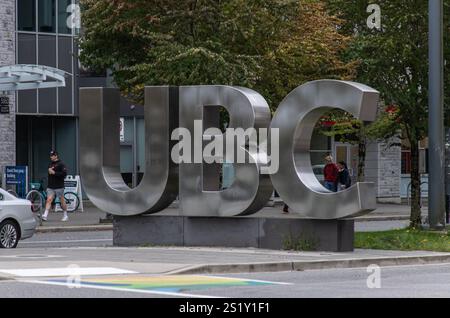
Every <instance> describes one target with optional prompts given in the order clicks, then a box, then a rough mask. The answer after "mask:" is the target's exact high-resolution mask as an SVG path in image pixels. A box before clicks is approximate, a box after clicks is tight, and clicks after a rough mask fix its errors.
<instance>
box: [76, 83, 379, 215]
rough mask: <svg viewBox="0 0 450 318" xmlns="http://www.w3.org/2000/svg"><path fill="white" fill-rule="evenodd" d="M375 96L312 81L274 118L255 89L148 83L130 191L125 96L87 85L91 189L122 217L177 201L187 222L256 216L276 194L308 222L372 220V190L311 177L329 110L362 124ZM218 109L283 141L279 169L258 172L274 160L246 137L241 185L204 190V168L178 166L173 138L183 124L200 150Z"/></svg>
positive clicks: (85, 164)
mask: <svg viewBox="0 0 450 318" xmlns="http://www.w3.org/2000/svg"><path fill="white" fill-rule="evenodd" d="M378 98H379V93H378V92H377V91H375V90H373V89H372V88H370V87H367V86H365V85H362V84H358V83H352V82H344V81H335V80H320V81H314V82H309V83H306V84H304V85H302V86H300V87H298V88H296V89H295V90H294V91H292V92H291V93H290V94H289V95H288V96H287V97H286V98H285V99H284V100H283V102H282V103H281V104H280V105H279V107H278V110H277V112H276V113H275V115H274V117H273V119H272V122H271V113H270V109H269V106H268V104H267V102H266V101H265V100H264V98H263V97H262V96H261V95H260V94H258V93H257V92H255V91H252V90H250V89H246V88H241V87H229V86H187V87H162V86H161V87H146V88H145V153H146V163H145V175H144V177H143V179H142V181H141V183H140V184H139V186H138V187H137V188H135V189H130V188H129V187H128V186H127V185H126V184H125V183H124V181H123V179H122V177H121V174H120V169H119V168H120V156H119V152H120V142H119V115H120V114H119V99H120V96H119V92H118V91H117V90H115V89H106V88H85V89H81V91H80V134H81V138H80V154H81V158H80V159H81V175H82V178H83V182H84V187H85V190H86V192H87V194H88V196H89V198H90V200H91V201H92V202H93V203H94V204H95V205H96V206H97V207H98V208H100V209H102V210H104V211H106V212H109V213H112V214H114V215H118V216H133V215H139V214H153V213H158V212H160V211H162V210H164V209H165V208H167V207H168V206H169V205H170V204H171V203H172V202H173V201H174V200H175V199H176V198H177V196H178V197H179V202H180V213H181V215H184V216H194V217H195V216H201V217H232V216H244V215H250V214H254V213H256V212H258V211H259V210H261V209H262V208H263V207H264V206H265V204H266V203H267V201H268V200H269V199H270V197H271V195H272V193H273V190H274V188H275V189H276V191H277V192H278V193H279V195H280V196H281V198H282V199H283V200H284V201H285V202H286V203H287V204H288V205H289V206H290V208H291V209H292V211H294V212H295V213H297V214H298V215H299V216H301V217H304V218H310V219H321V220H332V219H341V218H348V217H355V216H359V215H362V214H366V213H368V212H370V211H372V210H374V209H375V205H376V198H375V189H374V184H372V183H357V184H356V185H354V186H353V187H351V188H350V189H347V190H345V191H342V192H339V193H331V192H329V191H328V190H326V189H325V188H324V187H323V186H322V185H321V184H320V183H319V181H318V180H317V178H316V177H315V175H314V173H313V169H312V166H311V159H310V141H311V137H312V134H313V130H314V127H315V124H316V123H317V121H318V120H319V119H320V117H321V116H323V114H324V113H326V112H327V111H329V110H331V109H336V108H337V109H342V110H344V111H347V112H349V113H351V114H353V115H354V116H355V117H356V118H359V119H360V120H363V121H374V120H375V117H376V113H377V104H378ZM217 106H222V107H224V108H225V109H226V110H227V111H228V113H229V115H230V127H231V128H240V129H243V130H247V129H249V128H256V129H269V128H270V129H269V131H277V134H278V136H279V139H278V140H275V141H274V140H273V138H268V140H271V139H272V141H271V142H272V143H274V142H276V143H278V144H277V146H278V147H277V148H278V149H279V168H278V169H277V170H276V171H274V172H273V173H272V174H270V175H269V174H263V173H261V171H262V169H263V168H264V166H265V165H267V164H268V159H267V158H269V157H270V156H268V154H265V153H264V152H261V151H258V152H255V151H253V150H252V149H254V148H253V147H249V145H248V141H246V142H244V144H239V143H238V144H237V145H236V147H240V148H241V150H244V151H245V153H246V155H247V157H248V158H250V160H248V161H247V162H244V163H236V164H234V168H235V180H234V182H233V184H232V185H231V186H230V187H229V188H228V189H225V190H223V191H206V190H205V189H204V186H203V180H204V178H205V175H204V174H207V172H205V171H207V169H204V163H202V162H198V161H195V160H193V161H192V162H189V161H184V162H181V163H177V162H174V161H173V160H171V153H173V148H174V147H175V146H176V145H175V143H174V140H173V138H171V134H172V132H173V131H175V130H177V129H179V128H180V127H181V128H183V129H185V130H187V131H188V132H191V133H192V135H194V136H197V137H195V138H197V140H194V141H193V143H194V144H195V145H197V146H194V148H195V147H197V148H198V147H199V146H198V145H200V148H202V147H203V146H204V141H205V135H204V131H202V134H200V136H198V134H196V131H195V130H196V127H195V125H194V123H195V122H198V121H202V120H203V118H204V113H206V109H207V108H208V107H209V108H211V107H217ZM172 136H173V135H172ZM216 137H219V136H216ZM222 137H223V138H226V136H222ZM259 142H261V140H259ZM264 142H265V141H264ZM195 150H196V149H194V152H195ZM200 150H201V149H200ZM229 151H230V149H227V150H225V153H224V154H223V156H225V157H229V154H227V152H229ZM194 156H195V154H194ZM232 156H234V155H232ZM206 177H207V176H206Z"/></svg>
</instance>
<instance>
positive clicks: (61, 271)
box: [0, 267, 137, 277]
mask: <svg viewBox="0 0 450 318" xmlns="http://www.w3.org/2000/svg"><path fill="white" fill-rule="evenodd" d="M0 273H5V274H9V275H13V276H17V277H59V276H75V275H77V276H93V275H118V274H137V272H133V271H129V270H125V269H120V268H114V267H84V268H83V267H80V268H78V267H77V268H70V267H66V268H32V269H0Z"/></svg>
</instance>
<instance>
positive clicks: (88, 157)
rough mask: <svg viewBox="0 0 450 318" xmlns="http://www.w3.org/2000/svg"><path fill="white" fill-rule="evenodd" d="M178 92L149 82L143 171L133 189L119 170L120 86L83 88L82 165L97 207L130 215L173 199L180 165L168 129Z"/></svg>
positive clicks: (174, 122)
mask: <svg viewBox="0 0 450 318" xmlns="http://www.w3.org/2000/svg"><path fill="white" fill-rule="evenodd" d="M177 93H178V90H177V89H176V88H175V89H173V88H169V87H146V88H145V109H144V111H145V154H146V160H145V174H144V177H143V179H142V181H141V183H140V184H139V185H138V186H137V187H136V188H135V189H130V188H129V187H128V186H127V185H126V184H125V183H124V181H123V178H122V176H121V174H120V141H119V140H120V139H119V116H120V109H119V101H120V94H119V91H118V90H116V89H111V88H82V89H80V170H81V176H82V181H83V185H84V188H85V190H86V193H87V194H88V196H89V199H90V200H91V201H92V203H93V204H94V205H96V206H97V207H98V208H99V209H101V210H103V211H106V212H108V213H111V214H114V215H120V216H132V215H139V214H145V213H156V212H159V211H162V210H164V209H165V208H166V207H168V206H169V205H170V204H171V203H172V202H173V201H174V200H175V198H176V196H177V193H178V170H177V169H178V168H177V166H176V165H175V164H174V163H173V162H172V160H170V147H171V142H170V133H171V131H172V130H173V129H175V127H176V126H177V124H178V123H177V120H178V114H177V106H178V96H177Z"/></svg>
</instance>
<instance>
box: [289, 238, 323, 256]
mask: <svg viewBox="0 0 450 318" xmlns="http://www.w3.org/2000/svg"><path fill="white" fill-rule="evenodd" d="M318 243H319V242H318V241H315V240H313V239H311V238H309V237H305V236H302V235H301V236H293V235H292V234H290V235H289V236H288V237H286V238H285V239H284V240H283V249H284V250H286V251H299V252H310V251H315V250H316V249H317V246H318Z"/></svg>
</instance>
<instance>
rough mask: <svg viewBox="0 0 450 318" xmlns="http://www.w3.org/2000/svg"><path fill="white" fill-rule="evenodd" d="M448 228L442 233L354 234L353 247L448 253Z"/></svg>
mask: <svg viewBox="0 0 450 318" xmlns="http://www.w3.org/2000/svg"><path fill="white" fill-rule="evenodd" d="M449 230H450V228H447V230H446V231H442V232H432V231H425V230H413V229H402V230H393V231H385V232H367V233H363V232H359V233H356V234H355V247H356V248H362V249H374V250H396V251H434V252H450V232H449Z"/></svg>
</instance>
